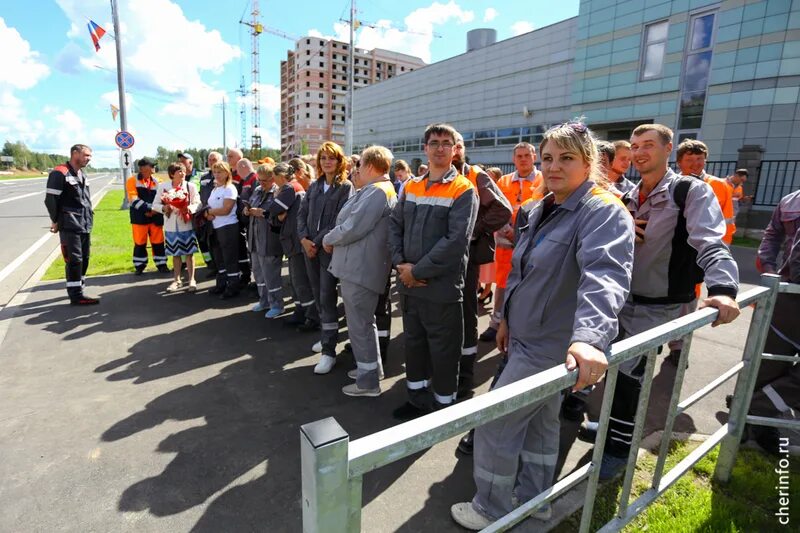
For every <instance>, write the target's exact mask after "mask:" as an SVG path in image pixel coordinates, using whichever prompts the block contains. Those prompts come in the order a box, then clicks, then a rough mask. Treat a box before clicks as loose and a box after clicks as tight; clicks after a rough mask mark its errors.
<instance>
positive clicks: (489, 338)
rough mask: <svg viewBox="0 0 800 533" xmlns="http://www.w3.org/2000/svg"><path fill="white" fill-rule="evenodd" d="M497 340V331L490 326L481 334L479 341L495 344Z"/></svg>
mask: <svg viewBox="0 0 800 533" xmlns="http://www.w3.org/2000/svg"><path fill="white" fill-rule="evenodd" d="M496 338H497V330H496V329H495V328H493V327H492V326H489V327H488V328H486V329H485V330H484V332H483V333H481V334H480V336H479V337H478V340H479V341H482V342H494V340H495V339H496Z"/></svg>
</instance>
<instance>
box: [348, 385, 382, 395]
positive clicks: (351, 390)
mask: <svg viewBox="0 0 800 533" xmlns="http://www.w3.org/2000/svg"><path fill="white" fill-rule="evenodd" d="M342 392H343V393H345V394H346V395H348V396H370V397H373V398H374V397H375V396H380V395H381V388H380V387H375V388H374V389H361V388H359V386H358V385H356V384H355V383H351V384H350V385H345V386H344V387H342Z"/></svg>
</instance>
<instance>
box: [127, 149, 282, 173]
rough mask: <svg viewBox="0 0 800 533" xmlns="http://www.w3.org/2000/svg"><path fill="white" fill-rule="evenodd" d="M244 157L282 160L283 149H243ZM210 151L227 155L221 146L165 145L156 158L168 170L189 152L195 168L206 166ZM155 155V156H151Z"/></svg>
mask: <svg viewBox="0 0 800 533" xmlns="http://www.w3.org/2000/svg"><path fill="white" fill-rule="evenodd" d="M242 151H243V152H244V157H246V158H248V159H250V160H251V161H253V162H254V163H255V162H256V161H258V160H259V159H263V158H265V157H271V158H272V159H273V160H275V161H280V160H281V151H280V150H278V149H276V148H262V149H261V150H242ZM209 152H219V153H221V154H222V155H223V157H224V156H225V150H224V149H223V148H222V147H221V146H219V147H216V148H185V149H183V150H170V149H168V148H166V147H164V146H159V147H158V148H156V155H155V157H154V159H155V160H156V163H157V165H158V168H159V169H160V170H166V169H167V167H168V166H169V164H170V163H174V162H175V161H177V160H178V154H179V153H187V154H189V155H191V156H192V158H193V159H194V166H195V168H198V169H202V168H205V167H206V161H208V154H209ZM145 155H147V154H137V156H140V157H144V156H145ZM150 157H153V156H150Z"/></svg>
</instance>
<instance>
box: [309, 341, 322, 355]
mask: <svg viewBox="0 0 800 533" xmlns="http://www.w3.org/2000/svg"><path fill="white" fill-rule="evenodd" d="M311 351H312V352H314V353H320V352H322V341H317V342H315V343H314V346H312V347H311Z"/></svg>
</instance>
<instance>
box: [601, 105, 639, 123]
mask: <svg viewBox="0 0 800 533" xmlns="http://www.w3.org/2000/svg"><path fill="white" fill-rule="evenodd" d="M623 118H633V107H631V106H629V105H625V106H620V107H611V108H608V109H606V120H619V119H623Z"/></svg>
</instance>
